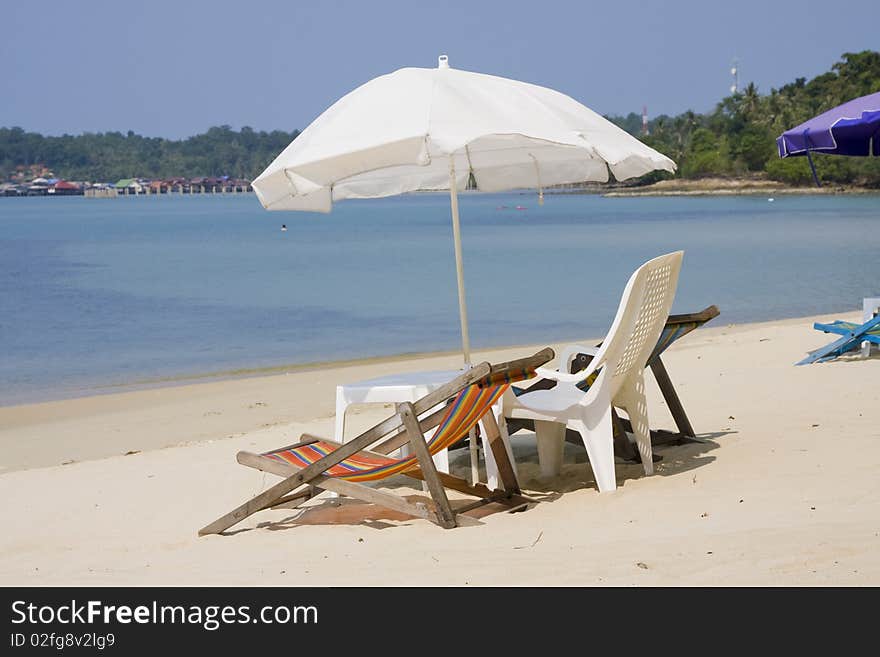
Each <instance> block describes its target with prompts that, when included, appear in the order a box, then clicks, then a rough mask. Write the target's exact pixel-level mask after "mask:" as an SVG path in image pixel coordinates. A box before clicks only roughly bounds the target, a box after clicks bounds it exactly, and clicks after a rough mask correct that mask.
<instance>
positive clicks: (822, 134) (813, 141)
mask: <svg viewBox="0 0 880 657" xmlns="http://www.w3.org/2000/svg"><path fill="white" fill-rule="evenodd" d="M776 146H777V147H778V148H779V157H789V156H791V155H806V156H807V158H809V159H810V168H811V169H812V170H813V179H814V180H815V181H816V184H817V185H818V184H819V179H818V178H817V177H816V169H815V167H813V160H812V158H811V157H810V153H811V152H813V151H817V152H821V153H828V154H831V155H855V156H863V157H864V156H869V155H874V156H875V157H876V156H880V91H878V92H877V93H873V94H868V95H867V96H861V97H859V98H854V99H853V100H850V101H848V102H846V103H843V104H842V105H838V106H837V107H835V108H833V109H830V110H828V111H827V112H823V113H822V114H819V115H818V116H815V117H813V118H812V119H810V120H809V121H805V122H804V123H801V124H800V125H799V126H797V127H795V128H792V129H791V130H786V131H785V132H783V133H782V134H781V135H780V136H779V137H778V138H777V139H776Z"/></svg>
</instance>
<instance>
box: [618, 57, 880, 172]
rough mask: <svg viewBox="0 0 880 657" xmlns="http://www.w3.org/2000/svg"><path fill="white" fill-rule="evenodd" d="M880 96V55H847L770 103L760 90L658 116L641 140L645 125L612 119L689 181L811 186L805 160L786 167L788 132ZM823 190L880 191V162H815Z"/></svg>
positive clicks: (828, 158) (827, 158) (831, 158)
mask: <svg viewBox="0 0 880 657" xmlns="http://www.w3.org/2000/svg"><path fill="white" fill-rule="evenodd" d="M876 91H880V53H878V52H874V51H870V50H866V51H863V52H860V53H845V54H844V55H843V56H842V59H841V61H839V62H837V63H836V64H834V66H832V67H831V71H829V72H828V73H823V74H822V75H819V76H817V77H815V78H813V79H812V80H810V81H807V80H806V79H805V78H798V79H796V80H795V81H794V82H792V83H790V84H787V85H785V86H784V87H782V88H780V89H771V90H770V93H769V94H768V95H761V94H759V93H758V89H757V87H755V85H754V84H753V83H750V84H748V85H747V86H746V87H745V88H744V89H743V90H742V91H741V92H739V93H737V94H734V95H732V96H728V97H727V98H724V99H723V100H722V101H721V102H720V103H718V105H717V107H716V108H715V110H714V111H713V112H711V113H709V114H695V113H694V112H690V111H688V112H684V113H683V114H679V115H678V116H674V117H669V116H659V117H657V118H656V119H654V120H653V121H649V123H648V131H649V135H648V136H642V135H640V134H639V133H640V130H641V124H642V121H641V117H640V116H639V115H637V114H635V113H631V114H629V115H628V116H626V117H608V118H610V119H611V120H612V121H614V122H615V123H617V124H618V125H619V126H621V127H622V128H623V129H624V130H627V131H628V132H630V133H632V134H634V135H637V136H638V137H639V138H640V139H642V140H643V141H644V142H645V143H647V144H648V145H650V146H651V147H653V148H655V149H657V150H658V151H660V152H661V153H664V154H666V155H668V156H669V157H671V158H672V159H673V160H675V162H676V163H677V164H678V167H679V169H678V173H677V174H676V175H677V176H679V177H682V178H701V177H707V176H726V177H741V176H758V175H763V176H766V177H768V178H771V179H774V180H780V181H782V182H786V183H790V184H807V185H808V184H812V176H811V174H810V167H809V164H808V162H807V158H805V157H788V158H785V159H782V158H780V157H779V155H778V153H777V150H776V138H777V137H778V136H779V135H781V134H782V133H783V132H785V131H786V130H788V129H789V128H793V127H795V126H796V125H799V124H801V123H803V122H804V121H806V120H808V119H810V118H812V117H814V116H816V115H817V114H821V113H822V112H824V111H826V110H829V109H831V108H832V107H835V106H837V105H840V104H841V103H844V102H846V101H848V100H852V99H853V98H857V97H859V96H864V95H866V94H870V93H874V92H876ZM813 161H814V163H815V165H816V171H817V173H818V175H819V178H820V179H821V180H822V182H823V183H824V182H835V183H850V184H855V185H863V186H868V187H880V159H878V158H868V157H841V156H837V155H821V154H815V155H814V156H813ZM670 177H672V176H671V175H669V174H666V173H665V172H662V173H661V172H655V173H653V174H649V175H648V176H645V180H644V182H653V181H655V180H659V179H662V178H670Z"/></svg>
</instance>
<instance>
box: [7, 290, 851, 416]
mask: <svg viewBox="0 0 880 657" xmlns="http://www.w3.org/2000/svg"><path fill="white" fill-rule="evenodd" d="M843 305H844V304H841V308H840V309H838V310H835V309H831V310H828V311H826V313H823V314H829V315H831V314H835V313H836V314H842V313H848V312H850V311H851V308H847V307H843ZM721 317H722V318H723V310H722V316H721ZM806 317H808V318H809V317H814V316H813V315H809V316H806ZM797 319H804V317H786V316H783V317H778V316H777V317H770V318H762V319H756V320H748V321H744V322H736V323H732V324H731V323H728V325H730V326H734V325H742V326H747V325H751V324H761V323H767V322H780V321H787V320H797ZM717 321H718V320H717V319H715V320H713V323H710V325H709V327H712V326H714V322H717ZM585 339H586V338H584V337H572V338H558V339H556V340H551V341H550V342H549V343H555V344H568V343H573V342H580V341H582V340H585ZM595 339H596V340H597V341H598V340H599V339H601V338H600V337H599V338H595ZM549 343H548V344H549ZM533 346H534V344H530V343H519V344H504V345H489V346H483V347H474V348H473V351H474V352H475V353H483V352H498V351H504V350H513V349H530V348H532V347H533ZM460 354H461V350H460V349H442V350H434V351H413V352H402V353H396V354H380V355H376V356H365V357H362V358H343V359H340V360H316V361H307V362H302V363H295V362H288V363H280V364H277V365H266V366H255V367H236V368H232V369H220V370H214V371H205V372H197V373H179V374H167V375H159V376H152V377H135V378H134V379H132V380H130V381H118V382H115V383H106V384H100V383H95V384H82V385H77V384H71V385H70V386H69V387H59V388H57V389H55V390H48V391H46V392H45V393H43V394H40V395H35V396H34V397H33V398H30V399H23V400H21V401H13V402H12V403H8V404H7V403H3V402H2V400H0V412H2V411H3V410H4V409H9V408H16V407H20V406H32V405H35V404H49V403H54V402H63V401H72V400H76V399H87V398H91V397H103V396H107V395H114V394H125V393H133V392H139V391H145V390H156V389H166V388H178V387H182V386H189V385H198V384H201V383H220V382H224V381H237V380H242V379H250V378H262V377H270V376H277V375H286V374H298V373H304V372H316V371H320V370H324V369H328V368H343V367H359V366H370V365H380V364H385V363H401V362H408V361H413V360H425V359H432V358H453V357H456V356H460Z"/></svg>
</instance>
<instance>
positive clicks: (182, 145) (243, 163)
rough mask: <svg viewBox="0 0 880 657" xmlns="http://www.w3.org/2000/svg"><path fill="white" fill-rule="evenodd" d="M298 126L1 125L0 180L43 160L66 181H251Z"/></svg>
mask: <svg viewBox="0 0 880 657" xmlns="http://www.w3.org/2000/svg"><path fill="white" fill-rule="evenodd" d="M298 134H299V131H296V130H295V131H293V132H292V133H291V132H283V131H281V130H275V131H272V132H256V131H255V130H253V129H252V128H249V127H243V128H242V129H241V130H240V131H235V130H232V128H230V127H229V126H228V125H224V126H220V127H214V128H211V129H210V130H208V131H207V132H206V133H204V134H201V135H196V136H194V137H189V138H188V139H182V140H179V141H174V140H170V139H163V138H161V137H142V136H140V135H136V134H134V133H133V132H131V131H130V130H129V132H128V134H122V133H121V132H105V133H85V134H82V135H76V136H72V135H63V136H61V137H44V136H43V135H40V134H38V133H34V132H25V131H24V130H22V129H21V128H0V180H3V179H4V178H7V177H8V176H10V175H11V174H12V173H13V172H14V171H15V167H16V166H20V165H25V166H29V165H32V164H44V165H46V166H47V167H48V168H49V169H51V170H52V172H53V173H54V174H55V175H56V176H58V177H60V178H65V179H67V180H87V181H92V182H94V181H108V182H113V181H116V180H119V179H120V178H136V177H137V178H150V179H158V178H171V177H174V176H184V177H187V178H193V177H196V176H230V177H232V178H244V179H247V180H252V179H254V178H256V177H257V176H258V175H259V174H260V172H261V171H262V170H263V169H264V168H265V167H266V165H268V164H269V163H270V162H271V161H272V160H273V159H275V156H277V155H278V153H280V152H281V151H282V150H283V149H284V148H285V147H286V146H287V145H288V144H289V143H290V142H291V141H292V140H293V138H294V137H296V136H297V135H298Z"/></svg>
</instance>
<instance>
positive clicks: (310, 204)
mask: <svg viewBox="0 0 880 657" xmlns="http://www.w3.org/2000/svg"><path fill="white" fill-rule="evenodd" d="M609 169H610V171H611V173H613V174H614V176H615V178H617V179H618V180H624V179H627V178H632V177H635V176H640V175H643V174H645V173H648V172H649V171H653V170H655V169H663V170H666V171H675V163H674V162H673V161H672V160H670V159H669V158H668V157H666V156H665V155H662V154H660V153H658V152H657V151H655V150H653V149H652V148H650V147H648V146H646V145H645V144H643V143H642V142H640V141H639V140H638V139H636V138H635V137H633V136H631V135H630V134H628V133H626V132H625V131H623V130H621V129H620V128H618V127H617V126H616V125H614V124H613V123H611V122H610V121H608V120H607V119H604V118H603V117H601V116H600V115H598V114H597V113H596V112H594V111H592V110H591V109H589V108H587V107H585V106H584V105H582V104H580V103H578V102H577V101H575V100H574V99H572V98H570V97H569V96H566V95H565V94H562V93H559V92H558V91H554V90H552V89H547V88H545V87H540V86H537V85H533V84H528V83H525V82H519V81H516V80H509V79H507V78H500V77H496V76H492V75H484V74H480V73H472V72H469V71H460V70H456V69H453V68H450V67H449V63H448V59H447V58H446V56H445V55H444V56H441V57H440V61H439V66H438V67H437V68H435V69H426V68H403V69H400V70H398V71H395V72H393V73H389V74H388V75H383V76H380V77H378V78H375V79H373V80H371V81H369V82H367V83H366V84H364V85H362V86H360V87H358V88H357V89H355V90H354V91H352V92H351V93H349V94H347V95H346V96H343V97H342V98H341V99H339V100H338V101H336V103H334V104H333V105H332V106H330V107H329V108H328V109H327V110H325V111H324V113H322V114H321V115H320V116H319V117H318V118H317V119H315V120H314V121H313V122H312V123H311V124H310V125H309V126H308V127H307V128H306V129H305V130H303V132H302V133H301V134H300V135H299V136H298V137H297V138H296V139H295V140H294V141H293V142H292V143H291V144H290V145H289V146H288V147H287V148H285V149H284V151H282V152H281V154H280V155H279V156H278V157H277V158H275V160H274V161H273V162H272V163H271V164H270V165H269V166H268V167H267V168H266V170H265V171H263V173H261V174H260V175H259V176H258V177H257V179H256V180H254V181H253V183H252V187H253V189H254V191H255V192H256V194H257V197H258V198H259V199H260V202H261V203H262V205H263V207H265V208H266V209H268V210H305V211H313V212H314V211H317V212H329V211H330V210H331V208H332V207H333V202H334V201H340V200H343V199H349V198H379V197H384V196H392V195H395V194H402V193H405V192H412V191H416V190H423V191H424V190H437V191H439V190H450V201H451V209H452V224H453V237H454V244H455V255H456V265H457V274H458V293H459V311H460V316H461V330H462V344H463V351H464V356H465V362H469V361H470V346H469V339H468V330H467V308H466V303H465V294H464V279H463V273H462V262H461V238H460V230H459V218H458V196H457V192H458V190H464V189H466V187H467V185H468V182H469V181H470V180H473V181H474V182H475V183H476V187H477V189H479V190H482V191H489V192H497V191H504V190H510V189H520V188H537V189H538V190H539V191H540V192H541V196H540V197H539V198H542V197H543V188H544V187H546V186H548V185H556V184H564V183H574V182H583V181H599V182H605V181H607V180H608V171H609Z"/></svg>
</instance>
